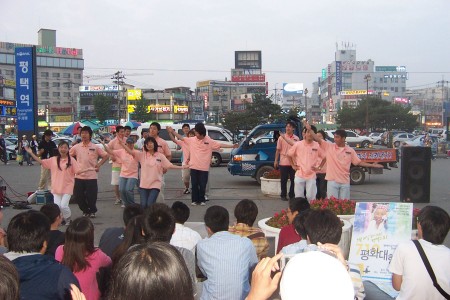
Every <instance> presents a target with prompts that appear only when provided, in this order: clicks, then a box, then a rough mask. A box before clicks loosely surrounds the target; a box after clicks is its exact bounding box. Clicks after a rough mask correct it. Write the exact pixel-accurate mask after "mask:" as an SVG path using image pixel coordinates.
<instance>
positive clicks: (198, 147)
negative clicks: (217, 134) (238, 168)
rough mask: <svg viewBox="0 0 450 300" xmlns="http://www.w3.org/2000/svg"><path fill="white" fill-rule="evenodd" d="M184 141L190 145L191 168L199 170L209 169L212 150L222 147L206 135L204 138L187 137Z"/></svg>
mask: <svg viewBox="0 0 450 300" xmlns="http://www.w3.org/2000/svg"><path fill="white" fill-rule="evenodd" d="M183 141H185V142H186V144H187V145H189V151H190V154H189V158H190V161H189V165H190V168H191V169H194V170H199V171H209V166H210V165H211V156H212V152H213V150H219V149H220V143H218V142H216V141H215V140H213V139H212V138H210V137H209V136H205V137H204V138H203V139H202V140H200V139H198V138H197V137H186V138H184V139H183Z"/></svg>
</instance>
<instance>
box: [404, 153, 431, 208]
mask: <svg viewBox="0 0 450 300" xmlns="http://www.w3.org/2000/svg"><path fill="white" fill-rule="evenodd" d="M430 179H431V148H430V147H403V149H402V166H401V179H400V201H402V202H411V203H430Z"/></svg>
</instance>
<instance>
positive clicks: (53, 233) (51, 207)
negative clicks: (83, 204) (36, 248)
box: [40, 203, 68, 258]
mask: <svg viewBox="0 0 450 300" xmlns="http://www.w3.org/2000/svg"><path fill="white" fill-rule="evenodd" d="M40 211H41V213H43V214H44V215H46V216H47V218H48V219H49V220H50V234H49V239H48V245H47V249H46V251H45V254H47V255H51V256H52V257H53V258H54V257H55V252H56V248H58V247H59V246H60V245H63V244H64V240H65V236H64V232H62V231H59V230H58V227H59V225H61V223H62V221H63V217H62V214H61V210H60V209H59V206H58V205H57V204H55V203H48V204H45V205H44V206H42V207H41V209H40ZM65 225H68V224H65Z"/></svg>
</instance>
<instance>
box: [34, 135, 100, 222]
mask: <svg viewBox="0 0 450 300" xmlns="http://www.w3.org/2000/svg"><path fill="white" fill-rule="evenodd" d="M25 150H26V151H27V152H28V153H29V154H30V155H31V157H33V158H34V160H36V161H37V162H38V163H40V164H41V165H42V167H43V168H45V169H50V173H51V174H52V176H51V177H52V190H51V192H52V194H53V201H54V202H55V204H57V205H58V206H59V208H60V209H61V212H62V214H63V218H64V220H63V224H66V225H68V224H69V223H70V216H71V215H72V212H71V211H70V207H69V200H70V197H71V196H72V194H73V186H74V184H75V175H77V174H81V173H84V172H87V171H90V170H93V168H87V169H84V170H80V165H79V164H78V162H77V161H76V159H74V158H71V157H70V155H69V144H68V143H67V142H65V141H61V142H60V143H59V145H58V154H57V155H56V156H53V157H50V158H47V159H40V158H39V157H38V156H36V155H35V154H34V153H33V151H32V150H31V149H30V147H26V148H25Z"/></svg>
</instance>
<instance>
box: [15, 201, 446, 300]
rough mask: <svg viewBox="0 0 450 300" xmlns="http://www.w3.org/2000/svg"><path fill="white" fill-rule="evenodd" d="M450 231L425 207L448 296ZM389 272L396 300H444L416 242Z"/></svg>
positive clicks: (401, 250)
mask: <svg viewBox="0 0 450 300" xmlns="http://www.w3.org/2000/svg"><path fill="white" fill-rule="evenodd" d="M449 229H450V217H449V215H448V213H447V212H446V211H445V210H443V209H442V208H440V207H437V206H426V207H424V208H423V209H422V210H421V211H420V213H419V215H418V217H417V231H418V237H419V240H418V242H419V244H420V246H422V248H423V251H424V252H425V256H426V257H427V258H428V261H429V262H430V265H431V269H433V273H434V274H435V276H436V281H437V283H438V284H439V285H440V287H441V288H442V289H443V290H444V292H445V293H447V294H450V249H449V248H447V247H446V246H444V245H443V243H444V240H445V237H446V236H447V234H448V231H449ZM8 234H9V233H8ZM389 271H390V272H392V286H393V287H394V289H396V290H397V291H400V294H399V295H398V297H397V299H444V298H443V297H444V296H443V294H441V293H440V292H439V291H438V289H437V288H436V287H435V286H433V281H432V280H431V277H430V274H429V273H428V271H427V269H426V268H425V265H424V263H423V261H422V258H421V256H420V254H419V251H418V249H417V248H416V246H415V245H414V242H413V241H408V242H406V243H402V244H399V245H398V247H397V249H396V250H395V252H394V256H393V257H392V260H391V264H390V266H389ZM447 297H448V295H447ZM447 299H449V298H447Z"/></svg>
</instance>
